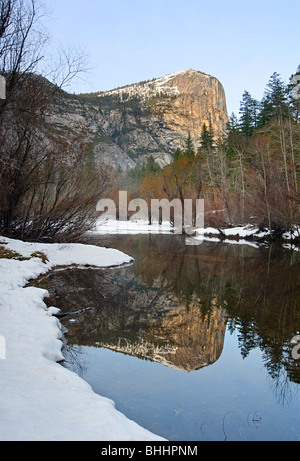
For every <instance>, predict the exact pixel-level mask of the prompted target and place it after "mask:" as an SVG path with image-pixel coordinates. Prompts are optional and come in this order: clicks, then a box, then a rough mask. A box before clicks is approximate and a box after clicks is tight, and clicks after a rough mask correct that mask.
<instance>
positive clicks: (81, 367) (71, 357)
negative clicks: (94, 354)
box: [62, 344, 87, 377]
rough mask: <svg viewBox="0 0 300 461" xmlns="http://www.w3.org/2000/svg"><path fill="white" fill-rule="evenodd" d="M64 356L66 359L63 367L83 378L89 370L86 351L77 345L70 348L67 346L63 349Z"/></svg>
mask: <svg viewBox="0 0 300 461" xmlns="http://www.w3.org/2000/svg"><path fill="white" fill-rule="evenodd" d="M63 354H64V358H65V360H64V361H63V363H62V364H63V366H64V367H65V368H67V369H70V370H72V371H74V372H75V373H77V374H78V376H81V377H82V376H83V375H84V373H85V372H86V369H87V367H86V365H85V360H84V350H83V349H82V347H80V346H76V345H73V346H68V345H67V344H66V345H65V346H64V348H63Z"/></svg>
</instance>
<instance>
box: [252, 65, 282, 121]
mask: <svg viewBox="0 0 300 461" xmlns="http://www.w3.org/2000/svg"><path fill="white" fill-rule="evenodd" d="M287 94H288V91H287V88H286V86H285V85H284V83H283V82H282V80H281V78H280V75H279V74H278V73H277V72H274V73H273V74H272V75H271V77H270V80H269V82H268V84H267V88H266V90H265V94H264V97H263V99H262V102H261V111H260V115H259V125H260V126H263V125H265V124H266V123H268V122H269V121H270V120H271V119H272V118H273V117H280V118H281V117H285V116H287V115H288V114H289V104H288V99H287Z"/></svg>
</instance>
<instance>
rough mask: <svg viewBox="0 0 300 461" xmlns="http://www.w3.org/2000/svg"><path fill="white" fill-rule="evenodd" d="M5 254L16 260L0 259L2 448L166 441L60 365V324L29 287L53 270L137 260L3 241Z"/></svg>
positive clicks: (75, 247)
mask: <svg viewBox="0 0 300 461" xmlns="http://www.w3.org/2000/svg"><path fill="white" fill-rule="evenodd" d="M0 246H1V247H2V248H5V249H6V250H12V251H14V252H16V253H18V255H17V254H16V255H15V257H14V258H12V259H8V258H0V273H1V278H0V440H1V441H78V440H80V441H137V440H139V441H156V440H164V439H163V438H161V437H159V436H158V435H155V434H152V433H150V432H149V431H147V430H146V429H144V428H142V427H140V426H139V425H138V424H136V423H135V422H133V421H131V420H129V419H128V418H126V416H124V415H123V414H122V413H120V412H119V411H118V410H117V409H116V408H115V406H114V402H112V401H111V400H110V399H107V398H105V397H101V396H99V395H97V394H95V393H94V392H93V390H92V388H91V387H90V385H89V384H87V383H86V382H85V381H84V380H83V379H81V378H80V377H79V376H78V375H76V374H75V373H73V372H71V371H69V370H67V369H66V368H64V367H62V366H61V365H60V364H59V363H58V362H59V361H60V360H63V356H62V341H61V340H62V330H61V324H60V322H59V321H58V319H57V318H56V317H54V316H53V314H54V313H55V312H57V309H56V308H55V306H53V307H50V308H49V309H48V308H47V306H46V304H45V303H44V301H43V300H44V297H45V296H46V295H47V292H46V291H45V290H41V289H39V288H35V287H25V285H26V284H27V282H28V281H29V280H30V279H32V278H36V277H38V276H39V275H40V274H42V273H45V272H47V271H49V270H50V269H52V268H53V267H55V266H69V265H72V264H76V265H94V266H97V267H108V266H118V265H122V264H124V263H130V262H131V261H132V259H131V258H130V257H129V256H127V255H125V254H124V253H121V252H119V251H117V250H113V249H107V248H100V247H95V246H91V245H81V244H68V245H59V244H37V243H24V242H21V241H17V240H11V239H7V238H4V237H0ZM20 255H21V256H22V257H23V258H24V257H25V258H28V259H23V258H20ZM32 255H33V256H32ZM45 257H46V258H45ZM15 258H19V259H15Z"/></svg>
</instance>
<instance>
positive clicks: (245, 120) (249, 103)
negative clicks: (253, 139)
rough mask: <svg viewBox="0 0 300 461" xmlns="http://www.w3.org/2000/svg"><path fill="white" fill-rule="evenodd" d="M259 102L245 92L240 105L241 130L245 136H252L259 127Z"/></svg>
mask: <svg viewBox="0 0 300 461" xmlns="http://www.w3.org/2000/svg"><path fill="white" fill-rule="evenodd" d="M257 109H258V102H257V101H256V100H255V99H253V98H252V97H251V95H250V93H249V92H248V91H244V93H243V99H242V101H241V103H240V119H239V128H240V131H241V133H242V134H244V135H245V136H248V137H250V136H252V134H253V131H254V129H255V128H256V126H257Z"/></svg>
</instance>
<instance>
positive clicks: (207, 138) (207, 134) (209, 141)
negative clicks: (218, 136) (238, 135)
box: [200, 123, 214, 150]
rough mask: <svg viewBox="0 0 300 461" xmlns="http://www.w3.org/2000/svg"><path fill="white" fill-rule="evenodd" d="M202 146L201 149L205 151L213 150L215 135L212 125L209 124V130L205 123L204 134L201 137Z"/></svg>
mask: <svg viewBox="0 0 300 461" xmlns="http://www.w3.org/2000/svg"><path fill="white" fill-rule="evenodd" d="M200 146H201V149H204V150H209V149H213V147H214V133H213V129H212V126H211V123H210V124H209V128H207V126H206V124H205V123H203V126H202V132H201V136H200Z"/></svg>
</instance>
